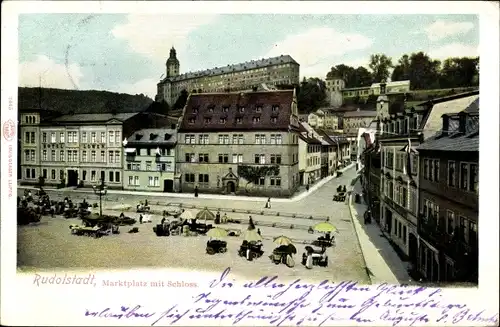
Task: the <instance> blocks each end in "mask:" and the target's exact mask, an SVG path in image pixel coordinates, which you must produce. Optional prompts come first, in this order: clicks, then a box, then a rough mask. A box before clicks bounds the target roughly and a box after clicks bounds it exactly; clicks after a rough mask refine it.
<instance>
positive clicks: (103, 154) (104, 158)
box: [101, 151, 106, 162]
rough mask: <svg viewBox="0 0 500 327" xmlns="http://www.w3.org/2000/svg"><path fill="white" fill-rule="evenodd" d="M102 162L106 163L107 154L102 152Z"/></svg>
mask: <svg viewBox="0 0 500 327" xmlns="http://www.w3.org/2000/svg"><path fill="white" fill-rule="evenodd" d="M101 162H106V152H104V151H101Z"/></svg>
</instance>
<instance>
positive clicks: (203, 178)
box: [198, 174, 208, 183]
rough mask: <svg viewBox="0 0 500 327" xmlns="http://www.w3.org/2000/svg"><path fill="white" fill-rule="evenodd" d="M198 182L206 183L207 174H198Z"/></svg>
mask: <svg viewBox="0 0 500 327" xmlns="http://www.w3.org/2000/svg"><path fill="white" fill-rule="evenodd" d="M198 183H208V174H198Z"/></svg>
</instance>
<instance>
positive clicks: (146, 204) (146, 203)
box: [144, 199, 148, 207]
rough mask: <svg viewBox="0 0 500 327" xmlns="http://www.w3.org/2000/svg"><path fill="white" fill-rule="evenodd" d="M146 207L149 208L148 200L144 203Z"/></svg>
mask: <svg viewBox="0 0 500 327" xmlns="http://www.w3.org/2000/svg"><path fill="white" fill-rule="evenodd" d="M144 206H145V207H147V206H148V199H146V201H144Z"/></svg>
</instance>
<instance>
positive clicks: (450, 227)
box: [446, 210, 455, 235]
mask: <svg viewBox="0 0 500 327" xmlns="http://www.w3.org/2000/svg"><path fill="white" fill-rule="evenodd" d="M446 231H447V232H448V234H450V235H452V234H453V233H454V232H455V213H454V212H453V211H450V210H448V211H446Z"/></svg>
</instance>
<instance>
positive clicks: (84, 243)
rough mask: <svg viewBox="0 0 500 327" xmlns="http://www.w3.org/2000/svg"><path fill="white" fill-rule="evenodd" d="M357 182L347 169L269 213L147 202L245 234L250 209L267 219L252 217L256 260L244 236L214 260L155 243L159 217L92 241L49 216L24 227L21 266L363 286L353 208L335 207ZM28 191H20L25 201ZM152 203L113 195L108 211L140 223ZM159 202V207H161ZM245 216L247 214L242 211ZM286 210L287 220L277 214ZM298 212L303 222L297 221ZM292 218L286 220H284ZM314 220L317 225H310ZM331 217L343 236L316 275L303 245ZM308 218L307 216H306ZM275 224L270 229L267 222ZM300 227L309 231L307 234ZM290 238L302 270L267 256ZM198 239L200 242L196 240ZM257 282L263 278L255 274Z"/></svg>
mask: <svg viewBox="0 0 500 327" xmlns="http://www.w3.org/2000/svg"><path fill="white" fill-rule="evenodd" d="M354 177H355V170H354V169H350V170H348V171H346V172H345V173H344V174H343V175H342V176H341V177H339V178H334V179H332V180H330V181H328V182H327V183H326V184H324V185H323V186H321V187H320V188H319V189H317V190H313V189H311V190H310V192H311V194H308V196H306V197H305V198H303V199H302V200H298V201H296V202H288V203H285V202H272V208H271V209H264V205H265V203H258V202H252V201H237V200H235V201H227V200H218V199H200V198H194V197H193V198H178V197H166V196H157V197H149V196H148V202H149V203H150V204H151V209H152V210H153V211H155V212H161V211H162V210H163V209H164V208H165V206H166V205H170V206H172V205H176V206H178V205H179V204H182V206H183V207H184V208H188V209H187V210H193V213H194V214H196V213H197V212H198V210H196V209H190V206H193V205H194V206H197V207H199V208H202V207H205V206H207V207H210V208H220V209H221V212H227V214H228V216H229V217H230V218H236V219H241V220H242V222H243V223H242V224H227V226H224V227H230V228H238V229H241V230H242V231H244V230H246V228H247V223H246V222H247V221H248V216H249V214H247V213H246V212H245V211H240V212H239V213H238V212H236V213H235V212H232V209H235V211H238V210H257V211H258V212H261V211H263V213H264V214H254V213H253V212H252V214H251V215H252V217H253V219H254V221H255V223H256V227H257V228H260V230H261V232H262V236H263V238H264V241H263V243H264V250H265V254H264V256H263V257H261V258H259V259H258V260H256V261H254V262H248V261H246V260H244V259H243V258H240V257H238V256H237V249H238V248H239V245H240V244H241V239H240V238H237V237H236V238H229V239H228V240H227V241H228V252H227V253H225V254H219V255H215V256H210V255H207V254H205V243H206V239H207V237H203V236H198V237H182V236H171V237H156V235H155V234H154V233H153V231H152V227H153V226H156V224H157V223H159V222H160V220H161V215H156V214H155V215H153V217H152V218H153V219H152V220H153V221H152V223H151V224H142V225H140V224H138V223H137V224H136V225H134V226H136V227H139V229H140V232H139V233H137V234H129V233H127V230H128V229H129V228H131V227H132V226H131V227H128V226H126V227H121V234H119V235H111V236H108V237H103V238H101V239H93V238H88V237H78V236H73V235H71V234H70V231H69V228H68V227H69V225H70V224H77V223H78V222H79V220H78V219H64V218H62V217H54V218H51V217H48V216H44V217H43V218H42V222H41V223H40V224H39V225H37V226H22V227H19V228H18V266H19V268H20V269H21V270H31V269H52V268H131V267H165V266H169V267H179V268H180V267H182V268H188V269H197V270H198V269H199V270H223V269H225V268H226V267H227V266H231V267H232V269H234V271H235V272H236V273H240V274H242V275H246V276H248V275H251V276H254V275H255V272H258V274H262V273H264V272H268V273H270V274H272V273H275V274H280V276H290V277H292V276H302V275H304V276H308V278H313V279H325V278H327V279H333V280H345V279H350V280H356V281H360V282H365V283H367V282H369V279H368V278H367V274H366V270H365V267H364V260H363V257H362V254H361V250H360V246H359V244H358V240H357V237H356V234H355V230H354V228H353V224H352V222H351V218H350V213H349V208H348V206H347V205H346V203H339V202H334V201H332V197H333V194H335V193H336V188H337V186H338V185H339V184H340V185H347V186H349V185H350V183H351V180H352V179H353V178H354ZM22 192H23V190H21V189H20V190H19V194H20V195H21V194H22ZM47 192H48V194H49V195H50V196H51V198H62V197H65V196H68V197H70V198H71V199H73V201H74V202H81V201H82V199H83V197H86V199H87V201H88V202H89V203H96V202H97V203H98V202H99V199H98V197H97V196H96V195H95V194H93V193H79V192H75V191H70V192H65V193H61V192H57V191H52V190H47ZM145 199H146V198H145V197H141V196H137V195H123V194H119V195H116V194H108V195H106V196H105V197H103V199H102V200H103V213H105V214H114V215H119V214H120V212H121V211H122V209H120V207H121V206H124V205H125V206H129V207H131V208H132V210H131V211H128V212H127V211H126V212H125V214H126V215H127V216H131V217H132V218H135V219H137V218H138V214H137V213H136V212H135V210H134V209H135V206H136V204H137V203H138V202H139V201H144V200H145ZM156 203H158V204H156ZM243 212H244V213H243ZM277 212H279V213H280V216H277V215H276V213H277ZM292 214H295V215H296V216H297V217H295V218H294V217H293V216H292ZM283 216H286V217H283ZM309 216H313V219H309ZM326 216H328V217H329V220H330V222H331V223H333V224H334V225H335V226H336V227H337V229H338V231H339V233H335V237H336V246H335V247H334V248H331V249H328V257H329V266H328V267H326V268H320V267H314V269H312V271H309V270H307V269H306V268H304V267H303V266H302V265H301V264H300V259H301V255H302V252H303V251H304V249H303V246H304V245H303V244H301V243H302V242H310V241H312V240H314V239H316V238H317V237H318V236H320V235H319V234H317V233H315V234H309V233H308V232H307V230H306V228H305V226H313V225H314V224H316V223H318V222H320V221H319V220H317V219H321V217H326ZM306 217H307V218H306ZM259 221H261V222H273V223H282V224H290V225H294V224H295V225H296V226H297V227H296V228H293V226H292V227H290V228H277V227H265V226H259ZM267 225H268V226H269V224H267ZM299 226H304V228H302V229H300V227H299ZM280 235H285V236H288V237H290V238H292V240H294V243H295V242H297V243H295V245H296V247H297V250H298V253H297V255H296V256H295V258H294V259H295V262H296V264H295V267H294V268H287V267H286V266H284V265H274V264H273V263H272V262H270V260H269V259H268V258H267V256H268V255H269V253H270V252H271V251H272V249H273V248H274V247H275V245H274V244H273V243H272V238H273V237H276V236H280ZM193 240H196V241H194V242H193ZM254 277H256V276H254Z"/></svg>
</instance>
